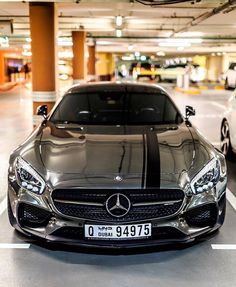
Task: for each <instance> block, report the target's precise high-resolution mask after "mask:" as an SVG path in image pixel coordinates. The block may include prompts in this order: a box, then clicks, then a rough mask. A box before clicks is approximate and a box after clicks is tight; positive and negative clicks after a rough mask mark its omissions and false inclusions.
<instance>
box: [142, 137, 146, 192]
mask: <svg viewBox="0 0 236 287" xmlns="http://www.w3.org/2000/svg"><path fill="white" fill-rule="evenodd" d="M145 172H146V140H145V135H144V134H143V170H142V183H141V188H144V187H145Z"/></svg>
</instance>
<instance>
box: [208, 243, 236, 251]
mask: <svg viewBox="0 0 236 287" xmlns="http://www.w3.org/2000/svg"><path fill="white" fill-rule="evenodd" d="M211 247H212V249H214V250H236V244H211Z"/></svg>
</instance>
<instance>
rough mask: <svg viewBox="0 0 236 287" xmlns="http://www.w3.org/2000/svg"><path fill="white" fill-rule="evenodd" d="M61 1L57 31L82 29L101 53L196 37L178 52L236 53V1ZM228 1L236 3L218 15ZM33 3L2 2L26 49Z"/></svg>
mask: <svg viewBox="0 0 236 287" xmlns="http://www.w3.org/2000/svg"><path fill="white" fill-rule="evenodd" d="M32 2H36V1H32ZM41 2H42V0H41ZM45 2H49V1H45ZM51 2H54V1H51ZM57 2H58V3H57V6H58V21H59V34H58V35H59V36H60V37H70V34H71V31H72V30H80V29H82V28H83V29H84V30H85V31H87V32H88V35H89V36H90V37H93V38H95V39H96V41H97V44H98V50H100V51H112V52H126V51H128V47H129V46H130V47H131V45H132V46H133V49H135V50H139V51H145V52H158V51H162V50H164V51H165V52H176V50H177V48H179V47H175V44H173V46H174V47H166V46H165V44H163V42H165V41H167V42H168V41H170V40H166V39H168V38H170V37H174V38H177V37H179V38H184V39H186V38H188V39H189V38H192V39H195V40H193V42H194V43H192V44H191V47H188V45H186V47H185V48H184V49H182V51H178V53H180V52H181V53H186V52H189V53H190V52H192V53H195V52H199V53H201V52H202V53H204V52H219V51H220V52H223V51H225V52H229V51H234V52H235V51H236V22H235V19H236V1H232V0H231V1H228V0H202V1H201V2H198V3H195V4H191V3H190V2H186V3H183V4H174V5H165V6H156V7H150V6H145V5H142V4H140V3H137V2H136V1H129V0H123V1H115V0H112V1H111V0H109V1H105V0H103V1H99V0H90V1H89V0H87V1H86V0H82V1H80V2H79V3H78V4H76V3H75V1H66V0H65V1H57ZM195 2H196V1H195ZM228 2H230V3H234V4H232V5H231V6H229V7H226V8H225V9H222V12H220V13H218V14H216V15H213V14H214V12H217V9H218V8H219V7H220V6H222V5H225V4H226V3H228ZM28 5H29V4H28V3H22V1H8V2H2V1H1V2H0V20H7V19H9V20H13V27H14V33H13V34H12V35H11V34H9V35H6V36H9V39H10V45H12V46H18V47H22V44H23V43H24V42H25V38H26V37H29V34H30V32H29V9H28ZM210 13H211V14H210ZM118 15H120V16H122V17H123V24H122V26H121V30H122V37H121V38H117V37H116V29H117V28H118V27H117V26H116V22H115V17H116V16H118ZM212 15H213V16H212ZM208 16H211V17H209V18H208ZM201 39H202V40H201ZM200 40H201V41H200ZM181 41H182V40H181ZM184 41H185V40H184ZM160 45H164V47H163V46H160ZM167 46H168V44H167ZM169 46H171V45H169ZM130 49H131V48H130ZM179 50H180V49H179Z"/></svg>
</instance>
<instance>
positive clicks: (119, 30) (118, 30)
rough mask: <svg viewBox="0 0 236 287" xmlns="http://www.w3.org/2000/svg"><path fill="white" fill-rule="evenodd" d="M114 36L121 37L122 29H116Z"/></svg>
mask: <svg viewBox="0 0 236 287" xmlns="http://www.w3.org/2000/svg"><path fill="white" fill-rule="evenodd" d="M116 37H118V38H120V37H122V30H121V29H116Z"/></svg>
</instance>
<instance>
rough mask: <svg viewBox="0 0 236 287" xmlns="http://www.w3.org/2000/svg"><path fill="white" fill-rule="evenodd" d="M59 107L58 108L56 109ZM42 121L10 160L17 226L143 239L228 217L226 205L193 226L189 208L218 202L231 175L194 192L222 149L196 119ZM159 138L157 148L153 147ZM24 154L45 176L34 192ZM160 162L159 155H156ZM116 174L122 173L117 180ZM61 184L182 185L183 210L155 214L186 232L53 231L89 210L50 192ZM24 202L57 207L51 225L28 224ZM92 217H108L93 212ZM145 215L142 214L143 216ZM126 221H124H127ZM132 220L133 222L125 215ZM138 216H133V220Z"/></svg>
mask: <svg viewBox="0 0 236 287" xmlns="http://www.w3.org/2000/svg"><path fill="white" fill-rule="evenodd" d="M127 86H128V87H129V88H130V89H144V90H145V89H150V88H151V89H154V90H155V89H160V88H159V87H155V86H152V87H151V86H149V85H144V84H143V85H137V84H115V83H113V84H107V83H105V84H97V85H96V84H93V85H91V86H90V85H83V86H77V87H74V88H72V90H69V92H68V93H71V92H72V91H73V92H74V91H76V90H81V89H105V88H112V89H124V88H126V87H127ZM52 113H53V112H52ZM48 118H49V120H48V121H43V123H42V124H41V125H40V126H39V127H38V128H37V129H36V130H35V131H34V132H33V133H32V135H31V136H30V137H29V138H28V139H27V140H26V141H25V142H24V143H23V144H22V145H21V146H19V147H18V148H17V149H16V150H15V151H14V152H13V153H12V155H11V158H10V167H9V190H8V194H9V201H10V209H11V211H12V213H13V216H14V224H13V225H14V227H15V228H16V229H18V230H20V231H21V232H23V233H25V234H27V235H29V234H31V235H35V236H37V237H40V238H43V239H46V240H49V241H57V242H62V243H69V244H71V243H73V244H83V245H88V246H110V247H136V246H144V245H156V244H166V243H170V242H176V241H178V242H189V241H192V240H194V239H195V238H196V237H198V236H200V235H203V234H207V233H209V232H212V231H214V230H216V229H218V228H219V227H220V226H221V224H222V218H221V216H220V215H221V214H222V212H223V208H222V207H221V208H220V207H219V208H218V213H219V216H218V220H217V223H216V224H215V225H214V226H213V227H212V226H211V227H209V226H206V227H195V228H193V227H190V226H189V225H188V224H187V222H186V221H185V220H184V216H183V215H184V214H185V212H186V211H187V210H191V209H192V208H195V207H197V206H203V205H205V204H209V203H215V204H218V202H219V200H220V199H221V198H222V197H223V196H225V190H226V181H227V179H226V176H224V177H222V178H221V179H220V180H219V182H218V183H217V186H216V187H214V188H212V190H210V191H208V192H203V193H201V194H198V195H190V194H189V184H190V182H191V180H192V179H193V178H194V176H195V175H196V174H197V173H198V172H199V171H200V170H201V169H202V168H203V167H204V166H205V165H206V164H207V163H208V162H209V161H210V160H211V159H213V158H216V157H221V158H222V155H221V154H220V153H219V152H218V151H217V150H216V149H215V148H214V147H213V146H212V145H211V144H209V143H208V142H207V141H206V139H205V138H203V137H202V136H201V135H200V134H199V133H198V131H197V130H196V129H195V128H194V127H192V125H191V123H190V122H189V121H183V122H182V123H180V124H175V125H156V126H119V125H117V126H100V125H96V126H88V125H87V126H86V125H85V126H81V127H80V128H78V126H77V125H74V124H70V125H63V124H57V125H55V124H53V123H52V122H50V115H49V117H48ZM153 139H154V144H156V149H158V153H155V152H153V151H151V148H150V145H152V144H153ZM18 156H21V157H22V158H23V159H24V160H25V161H26V162H28V163H29V164H30V165H31V166H32V167H33V168H34V169H35V170H36V171H37V172H38V173H39V174H40V175H41V176H42V178H44V179H45V181H46V190H45V191H44V193H43V194H42V195H37V194H34V193H32V192H30V191H27V190H25V189H23V188H20V187H19V186H18V185H17V181H16V177H15V172H14V162H15V159H16V158H17V157H18ZM155 160H156V162H153V161H155ZM116 176H120V177H121V178H122V180H121V181H116V180H114V179H115V177H116ZM58 188H67V189H70V188H72V189H73V188H79V189H80V188H85V189H91V188H93V189H100V190H101V189H112V190H114V192H116V191H117V190H119V192H122V189H138V190H143V191H144V192H145V190H148V189H167V188H168V189H181V190H183V191H184V193H185V197H184V201H183V204H182V206H181V208H180V209H179V211H178V213H177V214H174V215H172V216H170V217H167V218H150V220H145V221H144V222H147V221H148V222H151V223H152V226H153V227H154V226H155V227H174V228H176V229H178V230H179V231H181V232H182V233H183V234H184V235H185V236H184V238H181V240H180V239H178V238H176V239H172V240H171V241H166V240H149V241H147V242H145V241H138V240H136V241H135V242H132V240H131V241H129V242H128V243H127V242H126V243H122V241H117V242H109V241H102V240H100V241H88V240H75V239H73V240H72V239H65V238H60V237H55V236H53V235H52V233H53V232H54V231H55V230H57V229H60V228H61V227H62V226H70V227H78V226H80V227H83V225H84V224H85V222H86V218H74V217H70V216H65V215H63V214H61V213H60V212H59V211H58V210H57V209H56V207H55V205H54V203H53V200H52V197H51V194H52V192H53V190H54V189H58ZM21 202H25V203H28V204H31V205H34V206H37V207H41V208H43V209H45V210H48V211H50V212H51V213H52V216H51V220H50V221H49V223H48V224H47V226H45V227H40V228H25V227H21V226H20V224H19V222H18V218H17V209H18V206H19V203H21ZM90 222H94V223H101V222H102V223H103V224H104V223H105V222H103V221H99V220H97V219H96V216H94V219H93V220H92V221H91V220H90ZM141 222H142V221H141ZM123 223H125V222H122V224H123ZM126 223H130V222H126ZM131 223H132V222H131Z"/></svg>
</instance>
